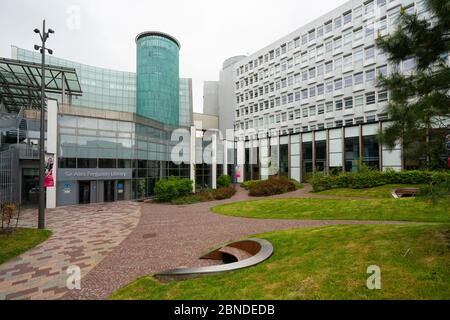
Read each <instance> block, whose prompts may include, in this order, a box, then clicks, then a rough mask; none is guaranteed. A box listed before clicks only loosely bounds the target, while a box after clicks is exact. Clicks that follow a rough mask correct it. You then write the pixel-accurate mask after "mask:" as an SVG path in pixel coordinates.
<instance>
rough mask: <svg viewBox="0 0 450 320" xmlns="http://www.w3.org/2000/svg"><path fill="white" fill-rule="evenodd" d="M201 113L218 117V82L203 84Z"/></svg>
mask: <svg viewBox="0 0 450 320" xmlns="http://www.w3.org/2000/svg"><path fill="white" fill-rule="evenodd" d="M203 113H204V114H208V115H211V116H218V115H219V82H218V81H205V82H204V83H203Z"/></svg>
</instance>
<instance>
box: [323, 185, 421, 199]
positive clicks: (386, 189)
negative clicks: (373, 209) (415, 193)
mask: <svg viewBox="0 0 450 320" xmlns="http://www.w3.org/2000/svg"><path fill="white" fill-rule="evenodd" d="M422 186H423V185H410V184H386V185H384V186H379V187H374V188H367V189H351V188H339V189H331V190H325V191H320V192H317V193H316V194H320V195H324V196H337V197H361V198H387V199H389V198H392V195H391V192H392V190H394V189H397V188H419V189H420V188H421V187H422Z"/></svg>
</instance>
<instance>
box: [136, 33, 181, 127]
mask: <svg viewBox="0 0 450 320" xmlns="http://www.w3.org/2000/svg"><path fill="white" fill-rule="evenodd" d="M136 45H137V60H136V74H137V77H136V79H137V100H136V103H137V114H138V115H140V116H143V117H146V118H150V119H153V120H156V121H158V122H161V123H164V124H168V125H174V126H176V125H178V123H179V50H180V47H179V44H178V41H176V40H175V39H174V38H172V37H170V36H168V35H165V34H161V33H154V32H145V33H142V34H140V35H138V36H137V38H136Z"/></svg>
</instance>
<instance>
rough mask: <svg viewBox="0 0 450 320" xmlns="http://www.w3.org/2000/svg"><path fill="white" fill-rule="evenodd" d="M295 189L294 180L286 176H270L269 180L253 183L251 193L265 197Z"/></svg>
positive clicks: (254, 195)
mask: <svg viewBox="0 0 450 320" xmlns="http://www.w3.org/2000/svg"><path fill="white" fill-rule="evenodd" d="M295 190H296V185H295V183H294V182H293V181H292V180H290V179H288V178H284V177H270V178H269V179H268V180H262V181H259V182H258V183H254V184H252V185H251V187H250V190H249V195H250V196H253V197H264V196H271V195H275V194H282V193H286V192H290V191H295Z"/></svg>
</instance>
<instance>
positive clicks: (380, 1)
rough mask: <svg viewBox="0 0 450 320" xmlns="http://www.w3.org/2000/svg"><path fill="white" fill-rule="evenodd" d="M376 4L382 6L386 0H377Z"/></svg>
mask: <svg viewBox="0 0 450 320" xmlns="http://www.w3.org/2000/svg"><path fill="white" fill-rule="evenodd" d="M377 5H378V6H379V7H384V6H385V5H386V0H377Z"/></svg>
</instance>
